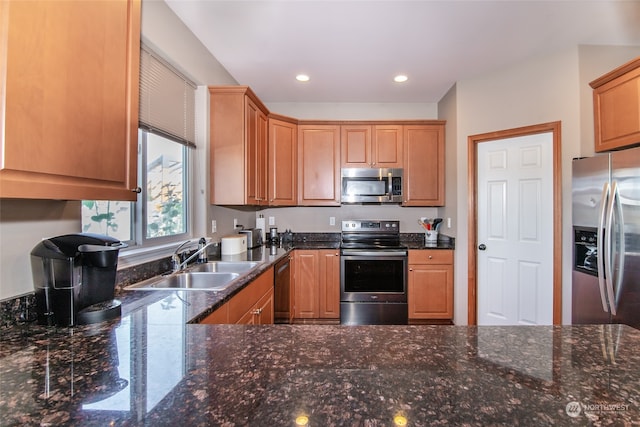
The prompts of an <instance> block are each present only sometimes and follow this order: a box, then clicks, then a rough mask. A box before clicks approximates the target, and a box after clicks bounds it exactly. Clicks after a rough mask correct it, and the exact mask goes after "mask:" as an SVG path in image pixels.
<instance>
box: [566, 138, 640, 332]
mask: <svg viewBox="0 0 640 427" xmlns="http://www.w3.org/2000/svg"><path fill="white" fill-rule="evenodd" d="M572 198H573V276H572V277H573V283H572V289H573V291H572V323H574V324H579V323H624V324H627V325H630V326H633V327H635V328H638V329H640V147H637V148H630V149H626V150H621V151H615V152H611V153H607V154H599V155H595V156H593V157H588V158H581V159H574V160H573V189H572Z"/></svg>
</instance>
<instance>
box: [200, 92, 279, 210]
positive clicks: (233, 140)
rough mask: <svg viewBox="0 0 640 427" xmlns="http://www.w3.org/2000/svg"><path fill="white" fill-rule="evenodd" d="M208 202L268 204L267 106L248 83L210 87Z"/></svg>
mask: <svg viewBox="0 0 640 427" xmlns="http://www.w3.org/2000/svg"><path fill="white" fill-rule="evenodd" d="M209 94H210V103H211V109H210V110H211V111H210V114H211V122H210V126H211V130H210V139H211V141H210V146H211V150H210V155H211V168H210V169H211V203H213V204H218V205H266V204H267V136H268V135H267V134H268V119H267V108H266V107H265V106H264V105H263V104H262V103H261V102H260V100H259V99H258V98H257V97H256V95H255V94H254V93H253V91H251V89H250V88H249V87H247V86H211V87H209Z"/></svg>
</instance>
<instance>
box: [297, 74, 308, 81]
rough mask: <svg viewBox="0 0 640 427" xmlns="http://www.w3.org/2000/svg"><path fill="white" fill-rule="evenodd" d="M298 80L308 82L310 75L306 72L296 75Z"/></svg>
mask: <svg viewBox="0 0 640 427" xmlns="http://www.w3.org/2000/svg"><path fill="white" fill-rule="evenodd" d="M296 80H297V81H299V82H308V81H309V76H307V75H306V74H298V75H297V76H296Z"/></svg>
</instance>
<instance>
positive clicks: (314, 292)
mask: <svg viewBox="0 0 640 427" xmlns="http://www.w3.org/2000/svg"><path fill="white" fill-rule="evenodd" d="M293 259H294V264H295V267H294V279H293V282H294V285H293V287H294V297H293V298H294V309H293V317H294V322H296V321H297V322H300V321H302V322H306V323H309V321H314V320H315V321H318V322H327V321H329V322H331V321H340V252H339V251H337V250H335V249H296V250H295V251H294V255H293Z"/></svg>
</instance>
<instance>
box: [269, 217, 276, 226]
mask: <svg viewBox="0 0 640 427" xmlns="http://www.w3.org/2000/svg"><path fill="white" fill-rule="evenodd" d="M269 225H276V217H275V216H270V217H269Z"/></svg>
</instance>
